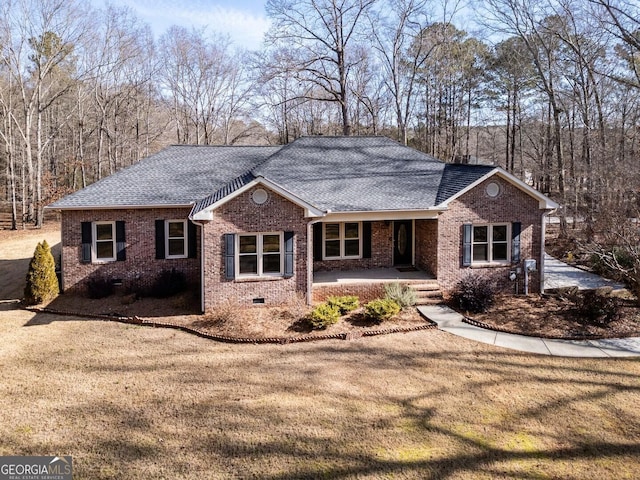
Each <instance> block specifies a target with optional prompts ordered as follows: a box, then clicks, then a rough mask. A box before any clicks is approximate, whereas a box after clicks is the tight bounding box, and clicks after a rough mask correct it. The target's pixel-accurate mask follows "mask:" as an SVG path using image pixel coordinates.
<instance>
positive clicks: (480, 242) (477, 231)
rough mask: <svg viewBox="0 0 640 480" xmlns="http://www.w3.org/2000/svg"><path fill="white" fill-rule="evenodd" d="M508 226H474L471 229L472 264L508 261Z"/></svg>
mask: <svg viewBox="0 0 640 480" xmlns="http://www.w3.org/2000/svg"><path fill="white" fill-rule="evenodd" d="M508 227H509V226H508V225H507V224H502V225H474V226H473V229H472V240H471V242H472V261H473V262H474V263H476V262H477V263H483V262H487V263H488V262H499V263H505V262H508V261H509V228H508Z"/></svg>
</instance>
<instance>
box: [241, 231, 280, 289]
mask: <svg viewBox="0 0 640 480" xmlns="http://www.w3.org/2000/svg"><path fill="white" fill-rule="evenodd" d="M265 235H278V237H280V251H279V252H278V253H279V255H280V271H279V272H267V273H264V272H263V271H262V257H263V254H264V252H263V251H262V248H263V247H262V245H263V240H262V239H263V237H264V236H265ZM240 237H256V253H255V254H254V253H247V254H241V253H240ZM235 252H236V253H235V260H234V261H235V267H236V278H272V277H282V276H284V232H243V233H238V234H236V248H235ZM274 253H276V252H268V253H267V255H269V254H274ZM244 255H257V256H258V260H257V262H258V268H257V273H242V274H241V273H240V257H241V256H244Z"/></svg>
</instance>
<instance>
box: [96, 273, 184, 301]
mask: <svg viewBox="0 0 640 480" xmlns="http://www.w3.org/2000/svg"><path fill="white" fill-rule="evenodd" d="M187 286H188V284H187V277H186V275H185V274H184V272H181V271H179V270H176V269H175V268H172V269H171V270H163V271H162V272H160V274H159V275H158V277H157V278H156V279H155V280H154V282H153V284H152V285H151V287H149V288H146V289H145V288H141V287H136V286H133V287H131V288H130V292H131V293H135V294H136V295H138V296H140V297H154V298H168V297H172V296H174V295H177V294H179V293H182V292H184V291H185V290H186V289H187ZM113 291H114V286H113V281H112V280H111V279H109V278H104V277H93V278H91V279H89V281H88V282H87V295H88V297H89V298H93V299H98V298H105V297H108V296H109V295H112V294H113Z"/></svg>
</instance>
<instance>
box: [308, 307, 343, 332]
mask: <svg viewBox="0 0 640 480" xmlns="http://www.w3.org/2000/svg"><path fill="white" fill-rule="evenodd" d="M338 320H340V310H338V307H336V306H334V305H329V304H327V303H322V304H320V305H318V306H317V307H315V308H314V309H313V310H311V313H310V314H309V322H310V323H311V326H312V327H313V328H314V329H317V330H323V329H325V328H327V327H328V326H329V325H333V324H334V323H338Z"/></svg>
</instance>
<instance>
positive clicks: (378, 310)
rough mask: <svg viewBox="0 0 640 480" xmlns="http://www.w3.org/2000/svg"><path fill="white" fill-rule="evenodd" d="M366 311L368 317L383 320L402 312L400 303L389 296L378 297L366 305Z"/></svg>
mask: <svg viewBox="0 0 640 480" xmlns="http://www.w3.org/2000/svg"><path fill="white" fill-rule="evenodd" d="M364 311H365V314H366V315H367V317H369V318H371V319H372V320H375V321H377V322H382V321H384V320H389V319H390V318H392V317H394V316H395V315H397V314H398V313H400V305H398V304H397V303H396V302H395V301H393V300H390V299H388V298H377V299H375V300H371V301H370V302H369V303H367V304H366V305H365V306H364Z"/></svg>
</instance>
